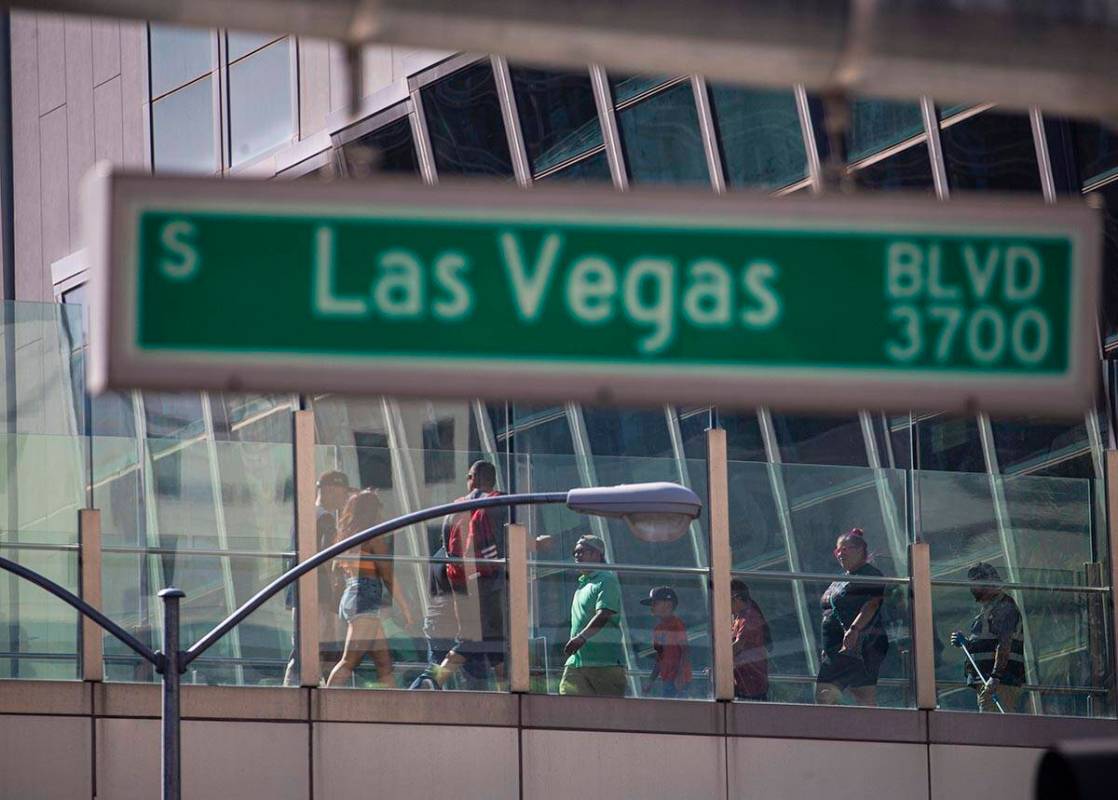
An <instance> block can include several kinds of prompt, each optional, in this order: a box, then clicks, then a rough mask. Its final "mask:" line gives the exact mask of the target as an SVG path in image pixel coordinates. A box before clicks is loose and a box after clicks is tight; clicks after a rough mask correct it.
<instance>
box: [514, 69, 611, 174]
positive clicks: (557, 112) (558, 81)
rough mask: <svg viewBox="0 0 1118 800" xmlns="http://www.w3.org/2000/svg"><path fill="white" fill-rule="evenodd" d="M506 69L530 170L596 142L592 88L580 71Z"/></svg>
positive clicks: (597, 130) (566, 157) (598, 140)
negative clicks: (510, 81)
mask: <svg viewBox="0 0 1118 800" xmlns="http://www.w3.org/2000/svg"><path fill="white" fill-rule="evenodd" d="M509 73H510V75H511V77H512V88H513V92H514V94H515V96H516V108H517V113H518V114H519V115H520V128H521V131H522V133H523V135H524V147H525V149H526V150H527V152H528V161H529V162H530V163H531V165H532V171H533V172H534V173H539V172H543V171H544V170H547V169H550V168H551V167H554V166H555V165H557V164H561V163H563V162H564V161H567V160H569V159H571V158H573V157H575V156H577V155H578V154H580V153H584V152H586V151H587V150H590V149H593V148H594V147H597V146H599V145H601V144H602V129H601V126H600V125H599V124H598V108H597V106H596V105H595V104H594V90H593V89H592V88H591V87H590V76H589V75H588V74H587V73H586V72H585V71H583V72H579V73H566V72H549V71H546V70H540V69H530V68H527V67H512V68H511V69H510V70H509Z"/></svg>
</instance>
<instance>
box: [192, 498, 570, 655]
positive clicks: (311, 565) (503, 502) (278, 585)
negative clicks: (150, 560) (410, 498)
mask: <svg viewBox="0 0 1118 800" xmlns="http://www.w3.org/2000/svg"><path fill="white" fill-rule="evenodd" d="M566 501H567V493H566V492H533V493H531V494H500V495H494V496H492V497H477V498H474V499H471V500H459V501H456V502H453V503H446V504H444V505H441V506H434V507H432V508H425V509H421V510H419V511H415V512H413V513H411V514H405V515H404V516H402V517H396V518H395V519H391V520H388V521H387V522H382V523H380V524H379V525H374V526H373V527H371V528H367V529H365V530H363V531H360V532H358V533H355V534H353V535H352V536H350V537H349V538H348V539H343V540H342V541H340V542H338V543H337V544H334V545H332V546H330V547H327V548H326V549H325V550H322V551H320V552H318V553H316V554H315V555H313V556H311V557H310V558H308V559H307V560H306V561H304V562H302V563H301V564H298V565H296V566H294V567H292V568H291V569H289V570H288V571H287V572H285V573H283V574H282V575H280V576H279V577H278V578H276V579H275V580H274V581H272V582H271V583H269V584H268V585H267V586H265V587H264V588H263V589H261V590H260V591H259V592H257V593H256V594H254V595H253V596H252V597H251V598H250V599H249V600H248V601H247V602H246V603H245V604H244V605H242V606H241V607H240V608H238V609H237V610H236V611H234V612H233V613H232V614H230V615H229V616H228V617H226V618H225V619H224V620H223V621H222V622H220V623H219V624H218V625H217V627H215V628H213V629H212V630H211V631H210V632H209V633H207V634H206V635H205V636H203V637H202V638H201V639H199V640H198V641H196V642H195V643H194V644H193V645H191V646H190V648H189V649H188V650H186V651H185V652H184V653H183V655H182V658H181V659H180V660H179V668H180V669H181V670H185V669H186V667H187V666H188V665H189V664H190V662H192V661H193V660H194V659H196V658H197V657H198V656H200V655H202V653H204V652H206V651H207V650H208V649H210V648H211V647H213V646H214V645H215V644H216V643H217V642H218V641H219V640H220V639H221V637H223V636H224V635H225V634H227V633H228V632H229V631H231V630H233V628H235V627H237V625H239V624H240V623H241V622H243V621H244V620H245V618H246V617H248V616H249V615H250V614H252V612H254V611H256V609H258V608H260V606H262V605H264V603H266V602H267V601H268V599H269V598H270V597H272V596H273V595H275V594H276V593H277V592H279V591H281V590H283V589H284V588H286V587H287V586H288V585H289V584H291V583H294V582H295V581H296V580H298V579H299V578H300V577H302V576H303V575H305V574H307V573H308V572H310V571H311V570H313V569H315V568H316V567H319V566H321V565H322V564H325V563H326V562H327V561H330V560H331V559H333V558H336V557H337V556H340V555H341V554H342V553H344V552H346V551H347V550H349V549H351V548H353V547H356V546H357V545H360V544H363V543H365V542H367V541H369V540H370V539H375V538H377V537H378V536H383V535H385V534H388V533H392V532H394V531H397V530H400V529H401V528H406V527H407V526H409V525H414V524H415V523H417V522H424V521H426V520H429V519H436V518H438V517H445V516H446V515H447V514H457V513H459V512H462V511H473V510H475V509H479V508H493V507H495V506H520V505H541V504H545V503H565V502H566Z"/></svg>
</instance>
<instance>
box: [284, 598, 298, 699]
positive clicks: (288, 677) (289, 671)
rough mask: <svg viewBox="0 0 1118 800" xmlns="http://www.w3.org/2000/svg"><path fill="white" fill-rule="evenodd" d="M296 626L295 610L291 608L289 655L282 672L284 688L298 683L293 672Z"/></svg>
mask: <svg viewBox="0 0 1118 800" xmlns="http://www.w3.org/2000/svg"><path fill="white" fill-rule="evenodd" d="M298 625H299V621H298V612H297V609H294V608H293V609H291V655H289V656H288V657H287V667H286V669H284V671H283V685H284V686H295V685H297V684H298V683H299V676H298V675H297V673H296V670H295V666H296V663H297V659H298V655H299V637H298V636H296V634H295V631H297V630H298Z"/></svg>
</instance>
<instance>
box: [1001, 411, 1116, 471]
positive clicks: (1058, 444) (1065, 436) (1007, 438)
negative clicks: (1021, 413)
mask: <svg viewBox="0 0 1118 800" xmlns="http://www.w3.org/2000/svg"><path fill="white" fill-rule="evenodd" d="M990 427H991V429H992V430H993V433H994V445H995V447H996V449H997V453H998V466H999V467H1000V468H1001V471H1002V473H1003V474H1022V473H1027V474H1029V475H1050V476H1053V477H1065V478H1092V477H1096V476H1095V475H1093V474H1092V473H1093V469H1092V470H1091V472H1088V473H1087V474H1081V472H1080V470H1081V469H1082V468H1083V467H1087V468H1088V469H1090V464H1091V460H1090V459H1086V460H1083V459H1081V458H1080V456H1082V455H1084V454H1089V453H1090V450H1091V445H1090V441H1089V440H1088V439H1087V425H1086V423H1085V422H1078V423H1073V424H1068V423H1058V422H1048V421H1045V420H1039V419H1015V420H1004V419H1003V420H998V419H994V420H991V421H990Z"/></svg>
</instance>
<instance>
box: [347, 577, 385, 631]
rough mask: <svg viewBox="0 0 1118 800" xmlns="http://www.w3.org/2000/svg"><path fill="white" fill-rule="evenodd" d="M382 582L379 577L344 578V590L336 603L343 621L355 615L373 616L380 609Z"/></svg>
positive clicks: (349, 620)
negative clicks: (339, 600)
mask: <svg viewBox="0 0 1118 800" xmlns="http://www.w3.org/2000/svg"><path fill="white" fill-rule="evenodd" d="M383 594H384V584H382V583H381V582H380V578H346V581H345V591H344V592H342V600H341V602H340V603H338V616H339V617H341V618H342V620H343V621H345V622H352V621H353V620H355V619H356V618H357V617H375V616H376V614H377V612H378V611H380V601H381V597H382V595H383Z"/></svg>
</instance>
